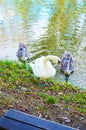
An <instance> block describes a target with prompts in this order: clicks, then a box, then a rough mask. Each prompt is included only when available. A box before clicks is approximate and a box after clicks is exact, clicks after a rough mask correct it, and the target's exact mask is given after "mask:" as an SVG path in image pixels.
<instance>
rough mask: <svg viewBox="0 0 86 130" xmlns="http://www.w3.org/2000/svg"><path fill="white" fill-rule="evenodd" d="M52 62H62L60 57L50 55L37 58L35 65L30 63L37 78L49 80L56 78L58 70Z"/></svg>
mask: <svg viewBox="0 0 86 130" xmlns="http://www.w3.org/2000/svg"><path fill="white" fill-rule="evenodd" d="M50 60H52V61H53V62H55V63H60V62H61V60H60V58H59V57H57V56H53V55H48V56H42V57H40V58H37V59H36V60H35V61H34V63H30V66H31V67H32V70H33V73H34V75H35V76H36V77H39V78H40V79H48V78H51V77H53V76H55V74H56V70H55V68H54V67H53V65H52V64H51V62H50Z"/></svg>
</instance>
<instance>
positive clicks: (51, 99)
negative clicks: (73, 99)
mask: <svg viewBox="0 0 86 130" xmlns="http://www.w3.org/2000/svg"><path fill="white" fill-rule="evenodd" d="M46 102H47V103H48V104H56V103H57V102H58V100H57V98H56V97H55V96H48V97H47V99H46Z"/></svg>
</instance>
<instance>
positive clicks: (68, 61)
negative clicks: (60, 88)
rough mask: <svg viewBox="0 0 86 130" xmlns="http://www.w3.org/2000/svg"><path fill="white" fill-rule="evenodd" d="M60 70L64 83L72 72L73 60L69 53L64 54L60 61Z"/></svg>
mask: <svg viewBox="0 0 86 130" xmlns="http://www.w3.org/2000/svg"><path fill="white" fill-rule="evenodd" d="M61 70H62V71H63V73H64V74H65V76H66V81H68V78H69V76H70V74H71V73H72V72H73V71H74V59H73V56H72V55H71V53H70V52H65V53H64V55H63V57H62V60H61Z"/></svg>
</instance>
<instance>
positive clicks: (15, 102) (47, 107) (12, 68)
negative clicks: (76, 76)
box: [0, 61, 86, 128]
mask: <svg viewBox="0 0 86 130" xmlns="http://www.w3.org/2000/svg"><path fill="white" fill-rule="evenodd" d="M52 82H53V85H52V86H45V87H41V86H39V81H38V80H37V78H36V77H34V75H33V74H32V73H31V69H30V68H29V66H28V70H27V69H26V67H25V65H22V64H20V65H18V64H17V63H16V62H12V61H0V116H2V115H3V114H4V112H6V111H7V110H8V109H9V108H14V109H17V110H20V111H24V112H26V113H29V114H33V115H36V116H38V117H42V118H46V119H48V120H53V121H55V122H59V123H62V124H66V125H69V126H72V127H75V128H78V127H79V126H82V125H85V124H86V90H81V89H79V88H78V87H76V86H72V85H71V84H70V83H65V84H64V83H59V82H57V81H55V80H52Z"/></svg>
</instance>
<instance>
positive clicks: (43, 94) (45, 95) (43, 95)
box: [40, 93, 48, 98]
mask: <svg viewBox="0 0 86 130" xmlns="http://www.w3.org/2000/svg"><path fill="white" fill-rule="evenodd" d="M40 96H41V97H43V98H46V97H47V96H48V95H47V94H46V93H40Z"/></svg>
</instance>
